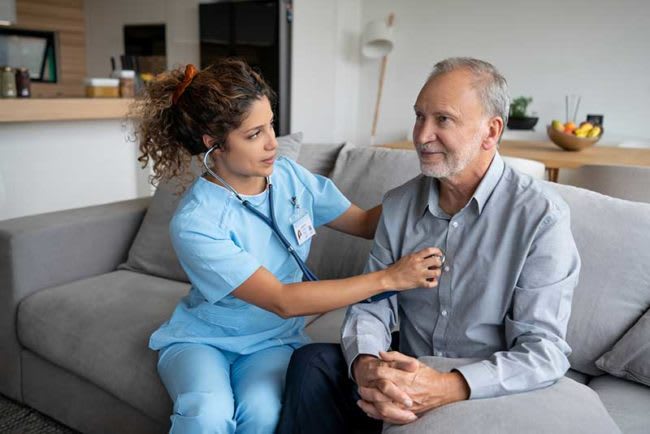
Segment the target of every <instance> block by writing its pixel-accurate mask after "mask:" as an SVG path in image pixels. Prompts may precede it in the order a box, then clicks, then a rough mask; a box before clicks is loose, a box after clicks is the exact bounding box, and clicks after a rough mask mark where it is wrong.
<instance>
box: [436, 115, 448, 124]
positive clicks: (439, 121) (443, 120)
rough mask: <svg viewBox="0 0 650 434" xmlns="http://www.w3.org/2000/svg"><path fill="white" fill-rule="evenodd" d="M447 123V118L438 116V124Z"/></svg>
mask: <svg viewBox="0 0 650 434" xmlns="http://www.w3.org/2000/svg"><path fill="white" fill-rule="evenodd" d="M448 122H449V118H448V117H447V116H438V123H440V124H446V123H448Z"/></svg>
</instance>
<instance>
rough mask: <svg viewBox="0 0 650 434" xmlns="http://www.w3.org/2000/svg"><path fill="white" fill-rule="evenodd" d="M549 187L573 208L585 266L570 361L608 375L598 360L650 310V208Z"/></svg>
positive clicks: (569, 333)
mask: <svg viewBox="0 0 650 434" xmlns="http://www.w3.org/2000/svg"><path fill="white" fill-rule="evenodd" d="M548 186H549V187H551V188H554V189H555V190H556V191H557V192H558V193H560V194H561V195H562V197H563V198H564V200H565V201H566V202H567V204H568V205H569V207H570V208H571V230H572V232H573V237H574V239H575V241H576V245H577V246H578V252H579V253H580V259H581V260H582V268H581V270H580V281H579V283H578V286H577V287H576V289H575V291H574V295H573V304H572V311H571V319H570V320H569V326H568V331H567V341H568V343H569V345H570V346H571V348H572V350H573V352H572V353H571V355H570V357H569V361H570V362H571V367H572V368H573V369H576V370H578V371H581V372H584V373H585V374H589V375H602V374H603V371H602V370H600V369H598V367H597V366H596V365H595V362H596V360H597V359H598V358H599V357H600V356H601V355H603V353H605V352H607V351H609V350H611V349H612V347H613V346H614V344H616V342H618V340H619V339H620V338H621V337H622V336H623V335H624V334H625V332H626V331H627V330H629V329H630V328H631V327H632V326H633V325H634V324H635V323H636V322H637V321H638V320H639V318H640V317H641V315H643V313H644V312H645V311H646V310H648V308H649V307H650V285H649V284H648V282H650V267H648V264H650V249H648V246H649V245H650V204H647V203H640V202H630V201H627V200H622V199H615V198H613V197H608V196H604V195H602V194H598V193H595V192H592V191H588V190H584V189H581V188H576V187H570V186H567V185H559V184H550V183H549V184H548Z"/></svg>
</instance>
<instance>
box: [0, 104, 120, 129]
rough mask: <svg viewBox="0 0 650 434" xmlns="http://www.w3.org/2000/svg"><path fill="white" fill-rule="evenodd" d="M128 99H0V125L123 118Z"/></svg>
mask: <svg viewBox="0 0 650 434" xmlns="http://www.w3.org/2000/svg"><path fill="white" fill-rule="evenodd" d="M132 102H133V99H131V98H46V99H37V98H26V99H20V98H17V99H0V123H2V122H42V121H79V120H93V119H120V118H124V117H125V116H126V114H127V113H128V110H129V105H130V104H131V103H132Z"/></svg>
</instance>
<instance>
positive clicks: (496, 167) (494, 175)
mask: <svg viewBox="0 0 650 434" xmlns="http://www.w3.org/2000/svg"><path fill="white" fill-rule="evenodd" d="M504 168H505V163H504V162H503V158H501V155H499V153H498V152H497V153H496V154H494V158H492V163H490V168H489V169H488V171H487V172H486V173H485V175H484V176H483V179H482V180H481V182H480V183H479V185H478V187H477V188H476V191H475V192H474V196H472V199H474V201H475V202H476V205H477V206H478V214H479V215H481V212H483V207H485V204H486V202H487V201H488V199H489V198H490V196H491V195H492V192H493V191H494V188H495V187H496V186H497V184H498V183H499V180H500V179H501V175H503V170H504Z"/></svg>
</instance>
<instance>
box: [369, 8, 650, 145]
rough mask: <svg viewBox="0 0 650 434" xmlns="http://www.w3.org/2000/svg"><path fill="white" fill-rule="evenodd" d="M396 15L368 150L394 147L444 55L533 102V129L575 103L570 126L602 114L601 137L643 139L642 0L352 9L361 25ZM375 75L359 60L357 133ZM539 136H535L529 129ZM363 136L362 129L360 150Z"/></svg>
mask: <svg viewBox="0 0 650 434" xmlns="http://www.w3.org/2000/svg"><path fill="white" fill-rule="evenodd" d="M390 11H394V12H395V14H396V31H395V48H394V50H393V52H392V53H391V55H390V58H389V63H388V70H387V76H386V84H385V88H384V97H383V100H382V111H381V115H380V121H379V129H378V140H377V142H378V143H381V142H382V141H383V142H386V141H394V140H403V139H404V138H405V136H406V134H407V132H410V129H411V128H412V122H413V114H412V106H413V103H414V101H415V98H416V96H417V93H418V91H419V89H420V87H421V86H422V84H423V82H424V80H425V79H426V76H427V75H428V73H429V71H430V69H431V67H432V66H433V64H434V63H435V62H436V61H438V60H441V59H443V58H445V57H449V56H473V57H478V58H481V59H485V60H487V61H490V62H492V63H493V64H494V65H496V66H497V68H498V69H500V71H501V72H502V73H503V74H504V75H505V77H506V79H507V80H508V82H509V85H510V90H511V94H512V95H513V96H515V97H516V96H519V95H529V96H532V97H533V104H532V107H531V109H532V110H534V111H536V112H537V113H538V115H539V117H540V121H539V124H538V125H539V126H541V127H542V128H541V129H542V131H543V126H544V125H545V124H547V123H549V122H550V120H551V119H553V118H558V119H563V118H564V96H565V95H566V94H580V95H582V103H581V106H580V113H579V115H578V117H579V118H583V119H584V117H585V116H586V114H587V113H602V114H604V115H605V130H606V133H605V136H604V137H603V141H604V142H605V141H606V139H607V137H608V136H609V137H610V138H611V137H617V138H619V137H620V138H630V139H634V138H645V139H650V131H649V130H648V128H647V126H646V125H647V119H648V118H650V104H648V101H649V100H650V73H649V72H650V55H649V54H648V53H650V2H648V1H644V0H621V1H617V2H612V1H607V0H570V1H566V0H564V1H560V0H546V1H542V2H533V1H515V0H492V1H490V2H479V1H472V0H455V1H439V0H438V1H431V0H404V1H399V2H397V1H390V0H362V8H361V17H362V20H363V22H364V23H365V22H367V21H369V20H371V19H376V18H380V17H384V16H386V15H387V14H388V13H389V12H390ZM377 75H378V67H377V65H376V62H369V61H364V62H363V64H362V68H361V76H362V77H363V79H362V81H361V89H360V92H359V95H360V100H359V110H360V111H359V125H360V126H365V125H369V123H370V122H371V119H372V107H373V106H374V102H375V92H376V82H377ZM537 129H538V130H540V128H539V127H538V128H537ZM369 135H370V133H369V128H368V132H366V131H365V130H362V137H363V138H365V141H366V142H367V140H368V137H369Z"/></svg>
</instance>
